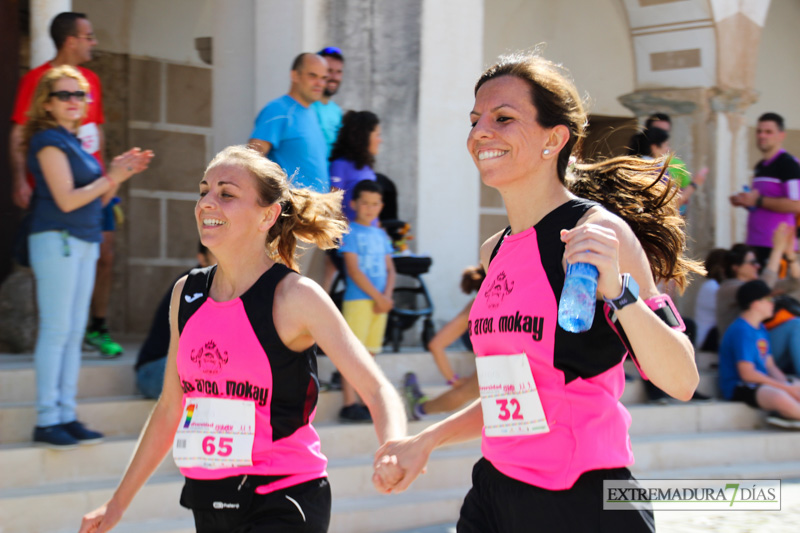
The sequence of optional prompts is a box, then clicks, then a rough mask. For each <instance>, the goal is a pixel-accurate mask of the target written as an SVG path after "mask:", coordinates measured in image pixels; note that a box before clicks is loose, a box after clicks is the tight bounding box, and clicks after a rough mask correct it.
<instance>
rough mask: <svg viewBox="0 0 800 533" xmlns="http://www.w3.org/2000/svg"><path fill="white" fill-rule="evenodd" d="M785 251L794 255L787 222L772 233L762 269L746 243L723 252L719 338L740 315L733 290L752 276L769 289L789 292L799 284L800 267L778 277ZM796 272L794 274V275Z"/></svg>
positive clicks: (718, 292) (719, 304)
mask: <svg viewBox="0 0 800 533" xmlns="http://www.w3.org/2000/svg"><path fill="white" fill-rule="evenodd" d="M784 253H786V254H787V256H788V257H792V258H793V257H796V254H795V252H794V237H793V236H792V229H791V228H790V227H789V226H787V225H786V224H781V225H779V226H778V227H777V228H776V229H775V233H773V235H772V250H771V252H770V255H769V258H768V260H767V264H766V265H764V267H763V268H761V265H759V263H758V259H757V258H756V253H755V252H754V251H753V250H752V249H751V248H750V247H749V246H747V245H746V244H735V245H733V247H732V248H731V249H730V250H729V251H728V253H727V254H725V278H726V279H725V280H724V281H723V282H722V283H720V285H719V290H718V291H717V330H718V332H719V334H720V337H722V336H723V335H724V334H725V330H726V329H727V328H728V326H730V325H731V323H732V322H733V321H734V320H736V318H737V317H738V315H739V309H738V307H737V305H736V291H737V290H739V287H741V286H742V285H743V284H745V283H747V282H748V281H752V280H754V279H761V280H763V281H764V282H765V283H766V284H767V285H769V286H770V287H771V288H772V289H775V290H776V291H780V292H791V291H792V290H794V287H796V286H797V284H798V278H800V266H797V265H795V267H794V268H793V269H792V272H794V274H792V277H790V278H788V279H786V280H780V281H779V280H778V271H779V269H780V264H781V257H783V255H784ZM795 274H796V275H797V277H795Z"/></svg>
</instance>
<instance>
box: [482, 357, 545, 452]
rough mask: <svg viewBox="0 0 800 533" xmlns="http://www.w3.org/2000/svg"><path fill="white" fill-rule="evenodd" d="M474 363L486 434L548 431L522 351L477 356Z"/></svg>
mask: <svg viewBox="0 0 800 533" xmlns="http://www.w3.org/2000/svg"><path fill="white" fill-rule="evenodd" d="M475 364H476V366H477V369H478V382H479V383H480V389H481V408H482V409H483V425H484V429H485V432H486V436H488V437H512V436H516V435H533V434H536V433H547V432H549V431H550V428H549V427H548V425H547V420H546V418H545V415H544V409H542V401H541V400H540V399H539V393H538V392H537V391H536V383H535V382H534V380H533V374H531V367H530V364H529V363H528V358H527V356H526V355H525V354H524V353H521V354H516V355H492V356H487V357H478V358H476V359H475Z"/></svg>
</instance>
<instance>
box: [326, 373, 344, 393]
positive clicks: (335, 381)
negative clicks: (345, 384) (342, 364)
mask: <svg viewBox="0 0 800 533" xmlns="http://www.w3.org/2000/svg"><path fill="white" fill-rule="evenodd" d="M329 385H330V388H331V390H342V375H341V374H340V373H339V371H338V370H336V371H334V372H333V374H331V382H330V384H329Z"/></svg>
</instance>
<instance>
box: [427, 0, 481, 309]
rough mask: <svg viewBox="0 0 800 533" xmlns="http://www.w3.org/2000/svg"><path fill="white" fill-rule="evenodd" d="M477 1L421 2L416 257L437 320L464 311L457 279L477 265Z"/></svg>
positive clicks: (479, 15) (479, 20) (478, 42)
mask: <svg viewBox="0 0 800 533" xmlns="http://www.w3.org/2000/svg"><path fill="white" fill-rule="evenodd" d="M483 9H484V2H483V0H424V1H423V4H422V41H421V45H422V48H421V51H420V56H421V60H422V61H421V72H420V80H419V118H418V126H417V128H418V130H417V131H418V134H417V154H418V160H419V163H418V170H417V184H416V196H417V229H416V234H417V239H418V243H417V251H418V252H420V253H427V254H430V255H431V256H432V257H433V259H434V263H433V269H432V271H431V272H430V274H429V275H427V276H426V279H427V280H428V282H427V286H428V289H429V290H430V292H431V296H432V298H433V301H434V303H435V305H436V307H437V309H436V316H437V318H438V319H440V320H444V319H449V318H451V317H452V316H453V315H454V314H455V313H457V312H458V311H459V310H460V308H461V307H463V305H465V303H466V300H467V297H465V296H464V295H463V294H461V292H460V291H459V289H458V282H459V274H460V273H461V271H462V270H463V269H464V267H466V266H467V265H472V264H476V263H477V262H478V256H479V254H478V251H479V250H478V246H477V243H478V225H479V215H478V213H479V206H480V178H479V176H478V172H477V170H476V169H475V165H474V164H473V163H472V159H471V158H470V156H469V153H468V152H467V149H466V139H467V135H468V133H469V112H470V110H471V109H472V106H473V103H474V98H473V94H472V89H473V87H474V85H475V81H476V80H477V79H478V76H479V75H480V73H481V66H482V61H483Z"/></svg>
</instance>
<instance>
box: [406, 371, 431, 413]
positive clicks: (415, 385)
mask: <svg viewBox="0 0 800 533" xmlns="http://www.w3.org/2000/svg"><path fill="white" fill-rule="evenodd" d="M403 398H404V399H405V401H406V411H408V418H409V419H410V420H420V416H419V412H418V411H417V409H416V407H417V405H418V404H420V403H423V402H426V401H428V397H427V396H425V395H424V394H422V390H420V388H419V382H418V381H417V375H416V374H415V373H413V372H406V375H405V376H403Z"/></svg>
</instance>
